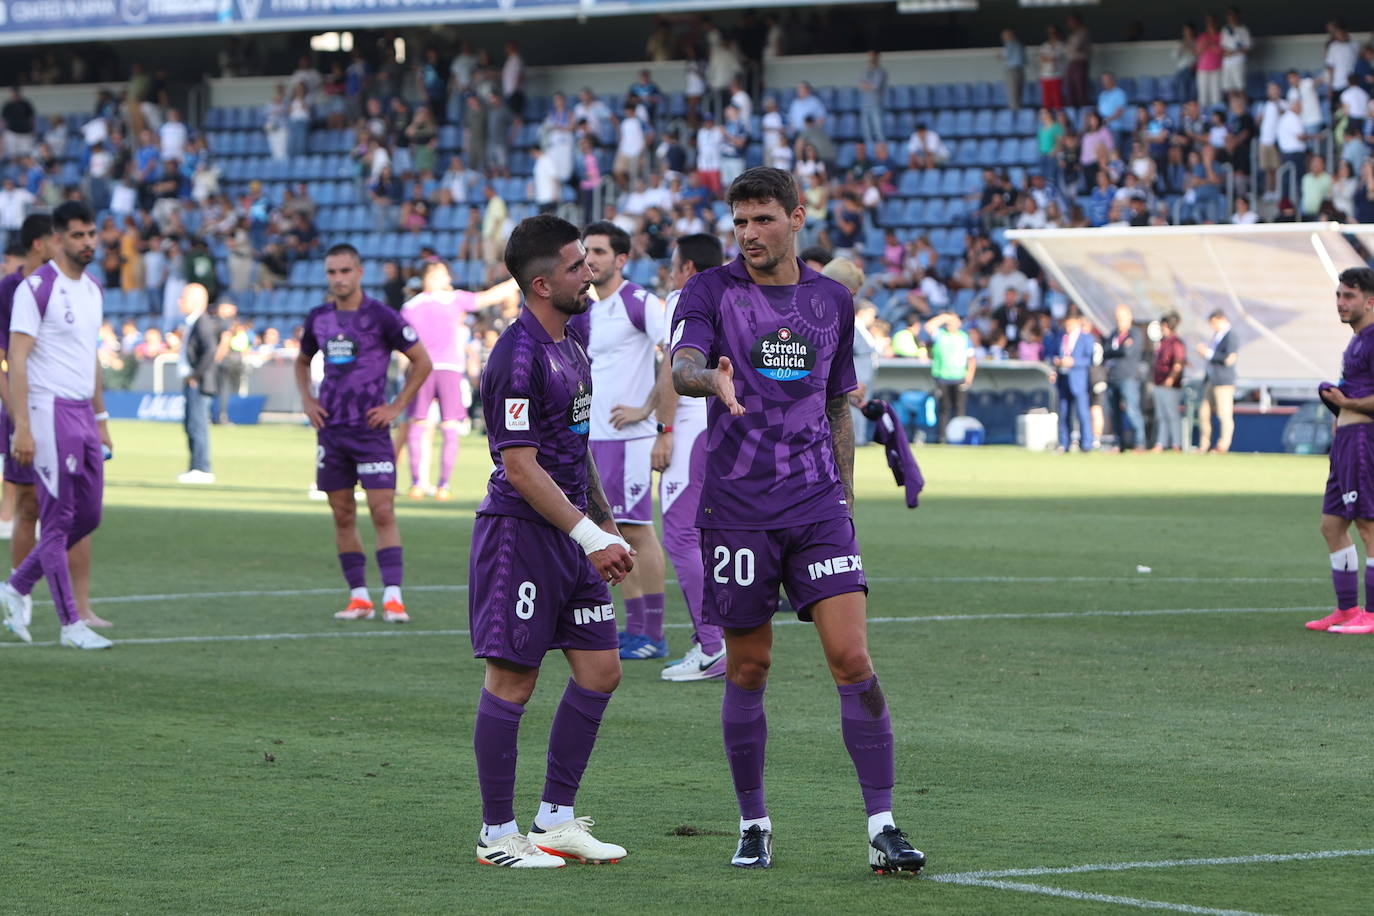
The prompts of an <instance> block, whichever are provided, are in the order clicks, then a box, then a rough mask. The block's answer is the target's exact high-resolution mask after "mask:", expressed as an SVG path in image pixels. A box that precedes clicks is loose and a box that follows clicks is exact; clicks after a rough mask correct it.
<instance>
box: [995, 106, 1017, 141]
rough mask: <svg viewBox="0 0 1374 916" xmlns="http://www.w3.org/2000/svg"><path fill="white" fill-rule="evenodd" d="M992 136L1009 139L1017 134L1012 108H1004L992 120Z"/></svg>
mask: <svg viewBox="0 0 1374 916" xmlns="http://www.w3.org/2000/svg"><path fill="white" fill-rule="evenodd" d="M989 133H990V134H995V135H997V136H999V137H1008V136H1011V135H1012V134H1014V133H1016V125H1015V118H1014V116H1013V114H1012V111H1011V109H1010V108H1003V109H1001V110H1000V111H998V112H997V114H996V115H995V116H994V117H993V119H992V126H991V130H990V131H989Z"/></svg>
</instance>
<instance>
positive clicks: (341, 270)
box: [295, 244, 431, 623]
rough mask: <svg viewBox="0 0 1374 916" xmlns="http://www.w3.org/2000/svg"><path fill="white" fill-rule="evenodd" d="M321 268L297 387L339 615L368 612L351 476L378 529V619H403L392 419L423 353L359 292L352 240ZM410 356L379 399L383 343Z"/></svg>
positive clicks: (405, 400)
mask: <svg viewBox="0 0 1374 916" xmlns="http://www.w3.org/2000/svg"><path fill="white" fill-rule="evenodd" d="M324 271H325V275H326V277H327V278H328V280H329V294H330V296H332V297H333V298H332V299H331V300H330V301H329V302H326V303H324V304H323V305H318V306H316V307H315V308H313V309H311V310H310V314H309V315H307V316H306V318H305V333H304V334H303V335H302V336H301V352H300V355H299V356H297V357H296V367H295V368H296V387H297V389H299V391H300V395H301V402H302V404H304V405H305V415H306V417H307V418H309V420H310V424H311V425H312V426H314V427H315V429H316V430H317V433H316V441H317V443H318V447H317V449H316V472H315V485H316V486H317V487H318V488H319V489H320V490H322V491H323V492H324V493H325V495H326V496H327V497H328V499H329V508H330V509H332V510H333V513H334V540H335V542H336V543H337V545H338V550H339V566H340V567H341V568H342V569H343V574H344V580H345V581H346V582H347V583H348V588H349V592H350V594H349V602H348V606H347V607H345V608H344V609H343V610H342V611H339V612H338V613H336V614H335V615H334V616H335V617H336V618H338V619H340V620H371V619H372V617H373V616H375V614H376V611H375V609H374V606H373V604H372V598H371V596H370V595H369V593H368V590H367V556H366V555H365V554H364V553H363V542H362V539H361V538H359V537H358V508H357V499H356V498H355V497H354V495H353V487H354V484H356V483H359V482H361V483H362V486H363V489H364V490H365V491H366V492H367V509H368V513H369V514H370V515H371V516H372V527H373V530H374V531H376V534H377V566H378V568H379V569H380V570H381V573H382V586H383V588H384V592H383V595H382V619H383V620H385V621H387V622H388V623H408V622H409V621H410V616H409V615H408V614H407V613H406V608H405V602H404V600H403V599H402V595H401V579H402V575H403V573H404V569H405V565H404V560H403V558H402V554H401V531H400V528H399V527H398V526H397V524H396V451H395V449H394V447H393V446H392V443H391V432H390V430H391V423H392V421H393V420H395V419H396V418H397V417H398V416H400V415H401V412H402V411H403V410H405V408H406V405H407V404H409V403H410V401H411V399H412V398H413V397H415V392H416V391H418V390H419V389H420V385H421V383H423V382H424V380H425V377H426V376H427V375H429V372H430V368H431V365H430V359H429V354H428V353H427V352H426V351H425V345H424V344H423V343H421V342H420V337H419V335H418V334H416V333H415V329H414V328H412V327H411V326H410V325H408V324H406V322H405V320H404V319H403V318H401V316H400V315H399V314H398V313H397V312H396V311H394V310H393V309H391V308H389V307H388V306H387V305H386V304H385V303H383V302H379V301H378V300H376V299H373V298H372V297H371V296H367V295H364V294H363V287H362V274H363V263H362V258H360V257H359V256H358V251H357V249H355V248H354V247H353V246H352V245H346V244H345V245H335V246H334V247H333V248H330V249H329V250H328V251H327V252H325V257H324ZM392 350H399V351H400V352H401V353H403V354H404V355H405V357H406V358H407V359H408V360H410V372H409V373H408V374H407V375H406V381H405V385H404V386H403V387H402V388H401V392H400V394H398V395H397V396H396V399H395V400H394V401H392V402H390V403H387V401H386V373H387V367H388V366H390V364H391V351H392ZM319 351H323V352H324V379H323V381H321V382H320V394H319V397H318V398H316V397H315V396H314V395H313V394H311V391H310V360H311V358H312V357H313V356H314V355H315V353H316V352H319Z"/></svg>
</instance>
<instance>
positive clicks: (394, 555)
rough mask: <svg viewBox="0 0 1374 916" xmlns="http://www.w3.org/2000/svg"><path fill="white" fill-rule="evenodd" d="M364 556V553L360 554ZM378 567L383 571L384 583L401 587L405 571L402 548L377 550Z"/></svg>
mask: <svg viewBox="0 0 1374 916" xmlns="http://www.w3.org/2000/svg"><path fill="white" fill-rule="evenodd" d="M358 556H360V557H361V556H362V554H358ZM377 568H378V569H380V570H381V571H382V585H394V586H396V587H397V588H400V587H401V578H402V576H403V575H404V573H405V563H404V562H403V561H402V560H401V548H399V547H383V548H382V549H381V550H379V551H377Z"/></svg>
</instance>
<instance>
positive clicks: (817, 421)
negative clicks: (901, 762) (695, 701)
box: [671, 168, 925, 873]
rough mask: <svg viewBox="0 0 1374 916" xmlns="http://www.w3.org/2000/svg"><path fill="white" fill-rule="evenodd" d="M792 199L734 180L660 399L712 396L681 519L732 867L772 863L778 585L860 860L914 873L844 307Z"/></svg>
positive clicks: (773, 179)
mask: <svg viewBox="0 0 1374 916" xmlns="http://www.w3.org/2000/svg"><path fill="white" fill-rule="evenodd" d="M798 198H799V195H798V191H797V186H796V182H795V181H794V180H793V178H792V176H791V175H790V174H789V173H787V172H784V171H781V170H779V169H770V168H754V169H750V170H749V171H747V172H745V173H744V174H742V175H740V176H739V178H737V179H735V181H734V183H733V184H731V186H730V191H729V194H728V195H727V198H726V201H727V203H728V204H729V205H730V208H731V211H732V213H733V218H734V225H735V239H736V242H737V243H738V244H739V248H740V256H739V258H738V259H737V260H735V261H734V262H732V263H730V264H727V265H725V266H723V267H717V268H714V269H712V270H708V271H705V272H703V273H700V274H697V275H696V276H694V277H692V279H691V280H689V281H688V282H687V286H686V287H685V288H684V289H683V291H682V297H681V300H680V302H679V303H678V307H677V311H676V313H675V315H674V327H673V331H672V337H671V340H672V345H673V355H672V359H673V384H674V387H675V388H676V389H677V392H678V393H679V394H681V395H686V396H695V397H712V398H713V400H712V401H711V402H710V408H709V412H708V418H707V437H708V439H707V456H708V457H707V469H706V482H705V486H704V489H703V491H702V495H701V504H700V507H699V509H698V511H697V525H698V527H700V528H701V529H702V539H701V540H702V545H701V546H702V560H703V561H704V563H705V567H706V569H705V572H706V587H705V596H704V598H705V600H704V602H703V607H702V618H703V619H704V620H705V621H706V622H707V623H713V624H716V625H719V626H721V627H723V628H724V631H725V650H726V660H725V677H726V683H725V698H724V701H723V703H722V706H721V725H722V729H723V731H724V735H725V751H726V757H727V760H728V762H729V765H730V773H731V777H732V779H733V780H734V784H735V794H736V797H737V799H738V801H739V808H740V842H739V846H738V848H737V850H736V853H735V856H734V858H733V859H732V864H733V865H736V866H739V867H742V868H767V867H769V866H770V865H771V864H772V821H771V820H770V819H769V816H768V808H767V805H766V804H765V800H764V788H763V761H764V745H765V743H766V741H767V736H768V726H767V721H766V719H765V716H764V709H763V695H764V687H765V684H766V681H767V677H768V669H769V666H770V665H771V663H772V646H773V625H772V617H773V614H774V613H775V612H776V611H777V609H778V588H779V587H780V586H781V587H782V588H783V589H785V590H786V591H787V594H788V597H789V598H790V599H791V601H792V604H793V606H794V607H796V608H797V610H798V613H799V614H800V615H801V616H802V618H803V619H806V620H814V622H815V624H816V630H817V633H818V634H819V636H820V640H821V646H822V648H823V649H824V651H825V657H826V661H827V662H828V664H829V666H830V673H831V675H832V676H833V678H834V680H835V684H836V686H837V687H838V688H839V694H840V730H841V733H842V734H843V737H844V743H845V747H846V748H847V749H848V751H849V755H850V757H851V759H852V760H853V762H854V768H855V770H856V772H857V774H858V777H859V785H860V787H861V788H862V790H863V799H864V805H865V808H866V810H867V813H868V831H869V838H870V847H869V851H868V855H869V864H870V865H871V866H872V867H873V869H874V870H875V871H879V872H884V873H890V872H907V873H913V872H916V871H919V870H920V869H921V867H922V866H923V865H924V864H925V856H924V854H923V853H921V852H920V851H919V850H917V849H915V848H913V847H912V845H911V844H910V843H909V842H908V841H907V839H906V836H905V834H903V833H902V831H900V830H898V829H897V827H896V825H895V822H894V821H893V818H892V784H893V748H892V726H891V723H890V721H889V718H888V711H887V701H886V699H885V698H884V697H883V692H882V688H881V687H879V685H878V679H877V677H876V676H875V675H874V673H873V666H872V662H871V661H870V659H869V655H868V635H867V622H866V616H865V615H866V609H865V605H866V594H867V591H868V586H867V582H866V580H865V579H864V574H863V562H862V559H861V557H860V554H859V548H858V543H857V541H856V539H855V534H854V523H853V521H852V520H851V509H852V505H853V491H854V486H853V473H854V428H853V422H852V420H851V418H850V413H849V405H848V399H847V397H846V395H847V394H848V393H849V392H850V391H853V390H854V389H855V388H856V387H857V386H858V382H857V380H856V378H855V375H854V359H853V347H854V302H853V299H852V298H851V296H850V294H849V291H848V290H847V289H845V288H844V287H843V286H841V285H840V284H839V283H836V282H835V281H833V280H831V279H829V278H827V277H822V276H821V275H820V274H818V273H816V272H815V271H813V270H811V269H810V268H808V267H806V266H805V265H804V264H802V263H801V261H799V260H798V259H797V256H796V234H797V232H798V231H799V230H800V229H801V227H802V225H803V223H804V222H805V220H806V210H805V208H804V207H802V206H800V202H799V199H798ZM710 365H714V366H715V368H707V367H708V366H710Z"/></svg>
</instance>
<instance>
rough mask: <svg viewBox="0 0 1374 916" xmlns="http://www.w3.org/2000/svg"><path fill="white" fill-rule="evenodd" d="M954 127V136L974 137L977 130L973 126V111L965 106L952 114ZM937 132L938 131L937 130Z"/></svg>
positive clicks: (976, 134)
mask: <svg viewBox="0 0 1374 916" xmlns="http://www.w3.org/2000/svg"><path fill="white" fill-rule="evenodd" d="M954 127H955V133H954V135H953V136H956V137H976V136H978V132H977V131H976V130H974V127H973V112H972V111H970V110H968V109H967V108H965V109H962V110H961V111H958V112H956V113H955V115H954ZM936 133H937V134H938V133H939V131H938V130H937V131H936Z"/></svg>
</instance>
